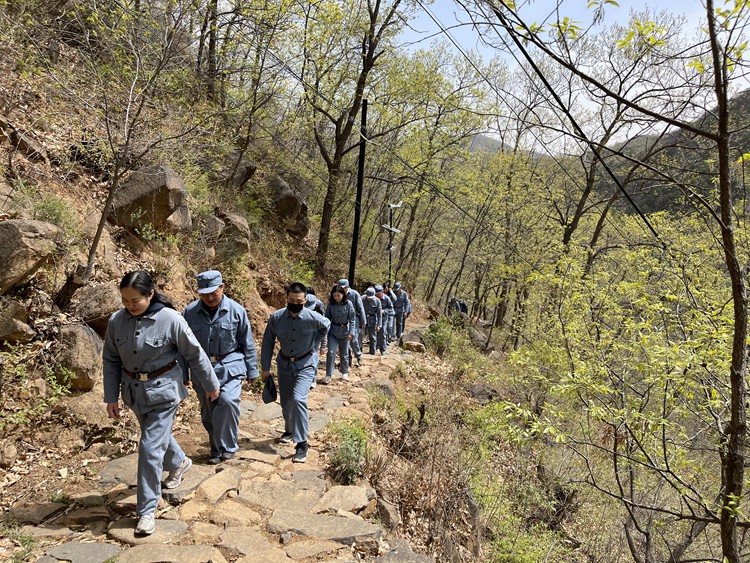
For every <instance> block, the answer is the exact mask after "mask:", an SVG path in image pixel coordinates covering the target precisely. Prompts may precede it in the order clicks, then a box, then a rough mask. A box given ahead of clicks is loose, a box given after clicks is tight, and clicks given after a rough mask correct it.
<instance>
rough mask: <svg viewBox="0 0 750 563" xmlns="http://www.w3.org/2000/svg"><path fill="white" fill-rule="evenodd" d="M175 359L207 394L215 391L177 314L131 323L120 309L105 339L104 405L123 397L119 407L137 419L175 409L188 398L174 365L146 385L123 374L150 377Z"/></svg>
mask: <svg viewBox="0 0 750 563" xmlns="http://www.w3.org/2000/svg"><path fill="white" fill-rule="evenodd" d="M180 354H182V356H184V358H185V359H186V360H187V361H188V363H189V364H190V367H191V368H192V370H193V373H194V374H195V375H196V376H197V377H198V379H199V381H200V382H201V385H202V386H203V388H204V389H205V390H206V391H207V392H209V393H210V392H213V391H216V390H217V389H218V388H219V381H218V379H217V378H216V374H215V373H214V370H213V368H212V367H211V362H209V360H208V356H206V354H205V352H203V349H202V348H201V346H200V344H199V343H198V340H197V339H196V338H195V335H194V334H193V331H192V330H190V327H189V326H188V324H187V322H186V321H185V319H184V318H182V315H180V314H179V313H178V312H177V311H175V310H174V309H169V308H164V309H160V310H158V311H153V312H150V313H146V314H144V315H141V316H140V317H134V316H132V315H131V314H130V313H129V312H128V310H127V309H120V310H119V311H117V312H116V313H115V314H114V315H112V316H111V317H110V319H109V324H108V325H107V334H106V336H105V337H104V351H103V353H102V359H103V365H104V402H105V403H116V402H117V400H118V395H119V394H120V392H121V391H122V400H123V402H124V403H125V404H126V405H128V406H129V407H130V408H132V409H133V410H134V411H135V412H137V413H141V414H145V413H148V412H150V411H152V410H154V409H163V408H165V407H168V406H170V405H176V404H178V403H179V402H180V401H182V400H183V399H184V398H185V397H186V396H187V390H186V389H185V386H184V385H183V384H182V369H181V368H180V366H179V365H178V364H175V366H174V367H173V368H172V369H170V370H169V371H168V372H166V373H165V374H163V375H161V376H159V377H156V378H154V379H150V380H148V381H138V380H137V379H133V378H132V377H130V376H128V375H126V374H125V373H123V368H124V369H127V370H128V371H130V372H139V373H140V372H146V373H148V372H153V371H157V370H159V369H161V368H163V367H164V366H166V365H168V364H170V363H171V362H173V361H176V360H177V356H178V355H180Z"/></svg>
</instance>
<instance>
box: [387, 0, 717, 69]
mask: <svg viewBox="0 0 750 563" xmlns="http://www.w3.org/2000/svg"><path fill="white" fill-rule="evenodd" d="M517 3H518V4H519V5H521V4H524V6H523V7H522V8H521V14H522V16H524V17H525V19H526V20H527V21H528V22H530V23H531V22H535V23H542V22H543V21H544V20H545V18H548V17H549V16H550V12H551V11H552V10H553V9H554V7H555V5H556V2H555V1H554V0H531V1H529V0H525V1H523V2H521V1H518V0H517ZM588 3H589V0H563V1H562V7H561V9H560V14H561V16H568V17H569V18H570V19H572V20H574V21H577V22H579V25H580V26H581V27H583V28H586V27H588V25H590V23H591V22H592V19H593V9H589V8H587V5H588ZM617 3H618V4H619V6H612V5H608V6H606V7H605V11H604V21H603V23H602V24H600V25H599V26H598V27H599V28H603V27H606V26H608V25H610V24H612V23H614V22H617V23H621V24H625V23H627V21H628V19H629V17H630V13H631V11H633V10H635V11H642V10H644V9H645V8H646V7H650V8H651V9H652V10H658V11H659V12H661V11H662V10H665V11H668V12H671V13H673V14H675V15H681V16H684V17H685V18H686V19H687V23H686V25H685V30H686V32H687V33H688V34H689V35H690V36H692V35H693V34H694V32H695V31H696V30H697V29H698V26H699V23H700V21H701V16H702V14H703V13H704V11H705V9H704V7H703V3H702V2H701V0H651V1H650V2H649V1H647V0H617ZM720 4H721V0H719V2H718V3H717V5H720ZM423 6H424V7H426V9H425V8H423ZM427 10H429V12H431V13H432V15H433V16H434V17H435V19H437V20H438V22H439V24H440V25H439V24H438V23H436V22H435V21H433V18H432V17H431V16H430V15H429V14H428V11H427ZM468 21H469V19H468V16H467V15H466V13H465V12H464V10H463V8H462V7H461V6H459V5H457V4H456V3H455V2H454V1H453V0H434V1H433V2H432V3H428V2H422V1H419V2H417V12H416V15H415V17H414V19H413V20H412V21H411V22H410V26H411V30H409V31H407V32H406V33H404V34H403V35H402V37H403V40H404V43H405V44H407V45H408V46H409V47H410V48H412V49H426V48H428V47H429V45H430V43H432V41H434V40H435V38H436V37H437V36H440V35H442V32H441V30H440V27H444V28H448V29H449V32H450V34H451V36H452V37H453V38H454V40H455V41H456V42H457V43H459V44H460V46H461V47H462V48H463V49H465V50H473V51H476V52H478V53H480V54H481V55H482V56H483V57H486V58H491V57H492V56H493V55H495V54H496V53H495V52H494V51H493V50H490V49H488V48H487V47H486V46H484V45H483V44H482V42H481V41H479V40H478V38H477V32H476V31H475V30H474V29H473V28H472V27H471V25H469V24H468ZM594 30H596V27H595V28H594ZM443 38H444V39H445V40H446V41H450V40H449V39H448V38H446V37H443Z"/></svg>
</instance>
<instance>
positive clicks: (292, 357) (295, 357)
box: [279, 350, 313, 362]
mask: <svg viewBox="0 0 750 563" xmlns="http://www.w3.org/2000/svg"><path fill="white" fill-rule="evenodd" d="M312 353H313V351H312V350H308V351H307V352H305V353H304V354H300V355H299V356H287V355H286V354H282V353H281V352H279V356H281V357H282V358H284V359H285V360H286V361H287V362H296V361H298V360H301V359H302V358H307V356H309V355H310V354H312Z"/></svg>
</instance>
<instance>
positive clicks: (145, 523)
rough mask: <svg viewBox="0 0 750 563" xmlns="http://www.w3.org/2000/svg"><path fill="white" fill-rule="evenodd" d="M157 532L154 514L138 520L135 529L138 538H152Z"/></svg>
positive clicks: (145, 515)
mask: <svg viewBox="0 0 750 563" xmlns="http://www.w3.org/2000/svg"><path fill="white" fill-rule="evenodd" d="M154 530H156V520H155V519H154V515H153V514H144V515H143V516H141V517H140V518H139V519H138V524H137V525H136V527H135V535H136V536H150V535H151V534H153V533H154Z"/></svg>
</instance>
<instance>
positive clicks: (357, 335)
mask: <svg viewBox="0 0 750 563" xmlns="http://www.w3.org/2000/svg"><path fill="white" fill-rule="evenodd" d="M339 286H340V287H341V289H342V290H343V291H344V295H346V298H347V299H348V300H349V301H350V302H351V304H352V305H353V306H354V313H355V315H354V334H352V341H351V342H350V344H351V347H350V351H351V352H350V356H349V357H350V358H351V354H354V357H355V358H357V365H358V366H361V365H362V331H363V330H365V329H366V328H367V316H366V315H365V307H364V305H363V304H362V296H361V295H360V294H359V292H358V291H357V290H356V289H354V288H352V287H349V280H348V279H346V278H341V279H340V280H339ZM351 363H352V362H351V360H350V361H349V365H351Z"/></svg>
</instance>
